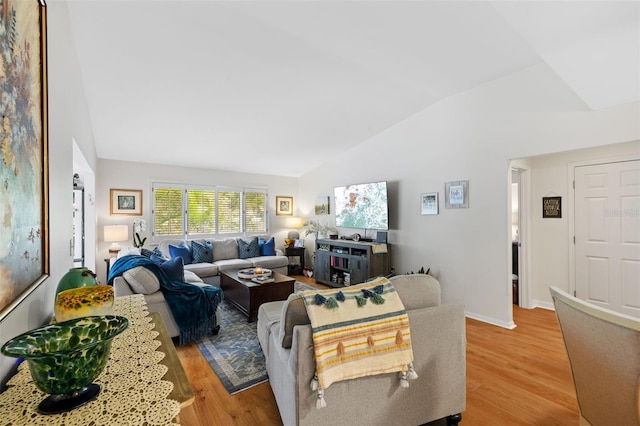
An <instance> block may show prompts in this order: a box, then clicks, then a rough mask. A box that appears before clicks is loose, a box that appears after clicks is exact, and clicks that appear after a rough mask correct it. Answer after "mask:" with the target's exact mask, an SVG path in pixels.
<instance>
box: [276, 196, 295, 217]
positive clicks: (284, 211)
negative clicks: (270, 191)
mask: <svg viewBox="0 0 640 426" xmlns="http://www.w3.org/2000/svg"><path fill="white" fill-rule="evenodd" d="M276 216H293V197H283V196H281V195H276Z"/></svg>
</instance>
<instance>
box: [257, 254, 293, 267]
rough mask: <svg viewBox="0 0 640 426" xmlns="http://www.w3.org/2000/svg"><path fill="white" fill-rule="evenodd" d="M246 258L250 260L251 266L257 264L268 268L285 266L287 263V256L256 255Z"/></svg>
mask: <svg viewBox="0 0 640 426" xmlns="http://www.w3.org/2000/svg"><path fill="white" fill-rule="evenodd" d="M247 260H248V261H250V262H251V266H258V265H259V266H262V267H263V268H269V269H276V268H286V267H287V265H288V264H289V258H288V257H287V256H258V257H254V258H252V259H247Z"/></svg>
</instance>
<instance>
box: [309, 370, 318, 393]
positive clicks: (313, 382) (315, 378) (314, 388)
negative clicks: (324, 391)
mask: <svg viewBox="0 0 640 426" xmlns="http://www.w3.org/2000/svg"><path fill="white" fill-rule="evenodd" d="M311 390H312V391H313V392H315V391H317V390H318V375H316V374H314V375H313V379H311Z"/></svg>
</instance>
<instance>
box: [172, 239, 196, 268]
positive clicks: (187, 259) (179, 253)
mask: <svg viewBox="0 0 640 426" xmlns="http://www.w3.org/2000/svg"><path fill="white" fill-rule="evenodd" d="M169 255H171V258H174V257H181V258H182V262H183V263H184V264H185V265H188V264H190V263H193V260H192V257H191V248H190V247H189V246H188V245H187V243H185V242H184V241H183V242H181V243H180V245H179V246H174V245H173V244H169Z"/></svg>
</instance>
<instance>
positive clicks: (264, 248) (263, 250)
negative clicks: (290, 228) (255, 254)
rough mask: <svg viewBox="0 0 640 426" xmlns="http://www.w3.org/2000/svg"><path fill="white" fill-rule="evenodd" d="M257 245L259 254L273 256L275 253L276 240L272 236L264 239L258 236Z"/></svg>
mask: <svg viewBox="0 0 640 426" xmlns="http://www.w3.org/2000/svg"><path fill="white" fill-rule="evenodd" d="M258 246H259V248H260V256H275V255H276V240H274V239H273V237H271V238H269V239H268V240H265V239H264V238H258Z"/></svg>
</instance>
